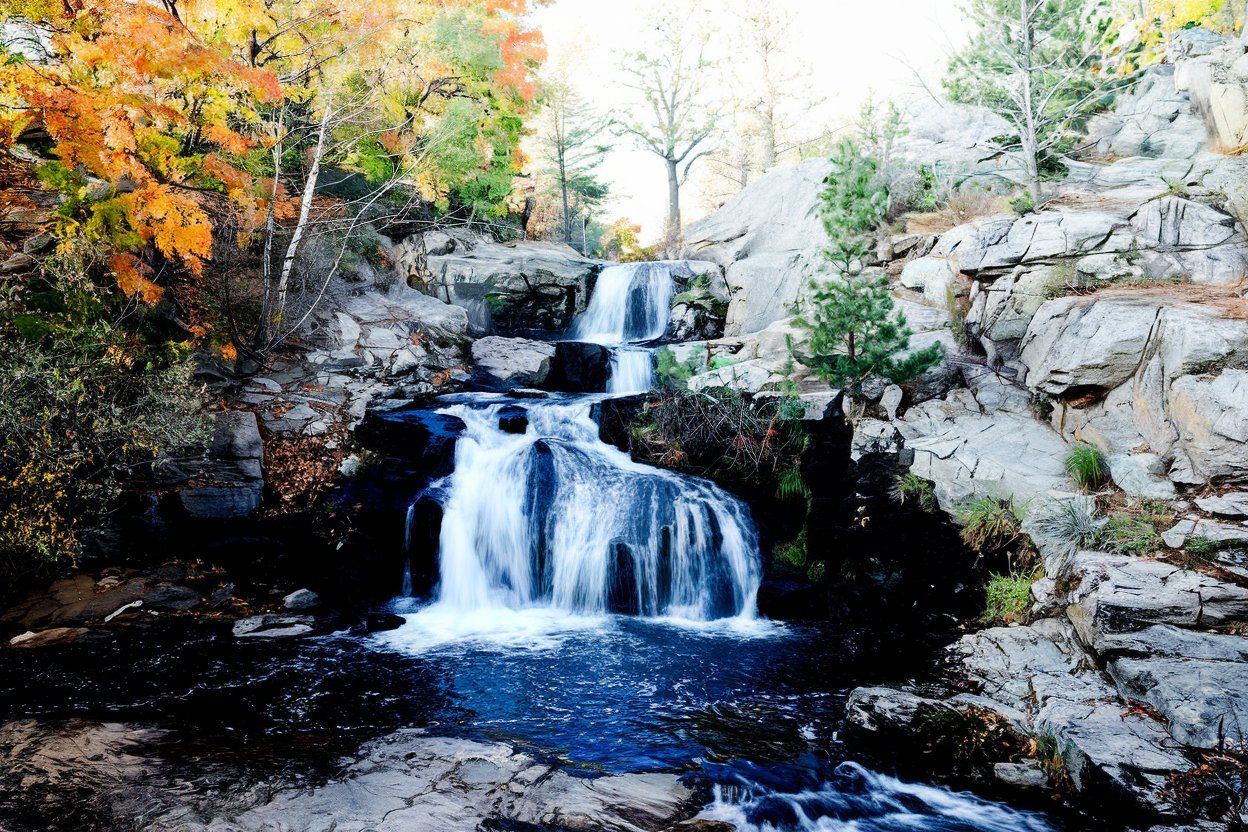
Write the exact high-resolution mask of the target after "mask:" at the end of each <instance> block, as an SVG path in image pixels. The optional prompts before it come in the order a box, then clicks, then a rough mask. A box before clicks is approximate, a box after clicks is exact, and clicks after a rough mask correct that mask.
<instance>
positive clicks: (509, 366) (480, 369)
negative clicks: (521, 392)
mask: <svg viewBox="0 0 1248 832" xmlns="http://www.w3.org/2000/svg"><path fill="white" fill-rule="evenodd" d="M554 357H555V345H554V344H548V343H545V342H543V341H530V340H527V339H525V338H503V337H501V336H497V335H491V336H489V337H486V338H482V339H480V340H478V341H474V342H473V344H472V358H473V361H475V362H476V365H477V370H476V374H475V375H474V378H475V379H476V380H477V381H478V382H479V383H480V384H482V385H483V386H485V387H488V388H491V389H496V390H509V389H511V388H514V387H537V386H540V385H541V384H542V382H544V381H545V380H546V376H547V375H549V374H550V366H551V361H552V360H553V359H554Z"/></svg>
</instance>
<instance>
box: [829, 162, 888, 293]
mask: <svg viewBox="0 0 1248 832" xmlns="http://www.w3.org/2000/svg"><path fill="white" fill-rule="evenodd" d="M831 165H832V169H831V170H830V171H829V172H828V175H827V177H826V178H825V179H824V180H823V192H822V193H820V195H819V202H820V205H819V212H820V215H821V216H822V218H823V230H824V231H825V232H826V233H827V235H828V247H827V248H826V249H824V256H825V257H827V258H828V259H829V260H831V261H832V262H833V264H835V265H836V267H837V268H838V269H840V270H841V272H843V273H845V274H848V275H856V274H858V273H859V272H861V271H862V268H863V266H865V265H866V261H867V257H868V256H869V255H870V253H871V245H872V240H873V239H874V235H875V231H876V229H877V228H878V227H879V225H880V223H881V222H883V221H884V216H885V214H887V213H888V189H887V188H885V187H884V185H883V183H882V182H881V181H880V177H879V165H878V164H877V162H876V161H875V160H874V159H872V158H871V157H869V156H867V155H866V154H864V153H863V152H862V150H861V148H859V146H858V144H857V143H856V142H854V141H853V140H852V139H842V140H841V141H840V142H839V143H838V144H837V146H836V148H835V149H834V150H833V151H832V158H831Z"/></svg>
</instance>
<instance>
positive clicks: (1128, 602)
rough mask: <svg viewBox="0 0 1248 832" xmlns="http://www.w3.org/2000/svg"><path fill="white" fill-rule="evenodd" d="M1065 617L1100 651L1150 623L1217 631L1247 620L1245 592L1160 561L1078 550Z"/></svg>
mask: <svg viewBox="0 0 1248 832" xmlns="http://www.w3.org/2000/svg"><path fill="white" fill-rule="evenodd" d="M1074 573H1075V574H1076V575H1077V576H1079V585H1078V587H1076V588H1075V589H1074V591H1072V592H1071V598H1070V600H1071V603H1070V606H1069V607H1067V610H1066V614H1067V616H1068V617H1069V618H1070V620H1071V622H1072V623H1073V624H1074V627H1075V632H1076V633H1077V634H1078V636H1079V640H1080V641H1081V642H1082V643H1083V644H1084V645H1085V646H1086V647H1088V648H1089V649H1091V650H1093V651H1095V652H1097V653H1099V652H1100V651H1101V650H1102V649H1103V646H1102V641H1103V639H1105V637H1106V636H1110V635H1115V634H1119V633H1125V632H1131V631H1134V630H1141V629H1144V628H1145V627H1148V626H1151V625H1153V624H1174V625H1178V626H1181V627H1217V626H1222V625H1227V624H1233V623H1236V622H1240V621H1244V620H1246V619H1248V589H1245V588H1244V587H1242V586H1238V585H1236V584H1232V583H1228V582H1226V581H1220V580H1218V579H1217V578H1213V577H1211V576H1209V575H1204V574H1201V573H1199V572H1193V571H1192V570H1190V569H1181V568H1179V567H1177V566H1174V565H1173V564H1169V563H1166V562H1164V561H1159V560H1149V559H1146V558H1135V557H1129V556H1126V555H1106V554H1102V553H1099V552H1080V553H1079V554H1078V555H1077V556H1076V558H1075V565H1074Z"/></svg>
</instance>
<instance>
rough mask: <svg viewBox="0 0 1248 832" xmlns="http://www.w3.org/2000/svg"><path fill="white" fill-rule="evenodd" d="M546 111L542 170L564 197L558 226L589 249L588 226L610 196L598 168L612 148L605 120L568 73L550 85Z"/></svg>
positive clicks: (565, 236)
mask: <svg viewBox="0 0 1248 832" xmlns="http://www.w3.org/2000/svg"><path fill="white" fill-rule="evenodd" d="M544 103H545V112H544V114H543V119H542V121H541V125H540V128H539V133H538V140H539V142H540V146H541V153H542V161H543V162H544V163H545V164H544V167H543V171H542V172H543V174H545V176H546V178H547V179H548V180H549V181H550V182H551V185H552V186H553V190H554V193H553V194H552V196H554V198H555V199H556V200H557V202H558V203H559V231H560V236H561V237H562V239H563V241H564V242H565V243H567V244H568V245H574V244H576V243H578V242H579V244H580V245H578V246H577V247H578V248H581V249H582V251H581V253H582V254H584V253H586V252H585V250H584V247H585V240H584V234H583V231H584V227H583V223H584V224H587V223H588V222H589V221H590V220H591V219H592V218H593V215H594V213H595V212H596V211H597V210H598V209H599V208H600V207H601V206H602V204H603V203H604V202H605V201H606V199H607V196H608V186H607V184H606V183H605V182H604V181H603V180H602V179H601V178H600V175H599V171H598V169H599V168H600V167H601V165H602V162H603V159H604V158H605V157H606V154H607V152H608V151H609V150H610V147H609V145H607V144H604V143H603V142H601V141H599V139H600V137H601V136H602V134H603V131H604V129H605V128H606V121H605V120H604V119H602V118H600V117H599V116H598V115H597V114H596V113H595V112H594V109H593V108H592V107H591V106H590V105H589V104H588V103H587V102H586V101H585V100H584V99H583V98H582V97H581V96H580V94H579V93H577V91H576V90H575V89H574V88H573V87H572V85H571V84H570V83H569V82H568V80H567V79H566V78H556V79H555V80H554V81H552V82H551V83H550V84H548V85H547V90H546V100H545V102H544Z"/></svg>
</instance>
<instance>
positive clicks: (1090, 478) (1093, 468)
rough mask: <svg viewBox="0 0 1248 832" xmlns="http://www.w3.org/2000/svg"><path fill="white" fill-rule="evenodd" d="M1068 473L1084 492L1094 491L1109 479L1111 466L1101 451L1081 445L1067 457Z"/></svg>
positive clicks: (1074, 447)
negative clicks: (1107, 463) (1106, 462)
mask: <svg viewBox="0 0 1248 832" xmlns="http://www.w3.org/2000/svg"><path fill="white" fill-rule="evenodd" d="M1066 473H1068V474H1070V478H1071V479H1072V480H1074V481H1075V484H1076V485H1078V486H1079V487H1080V488H1082V489H1083V490H1084V491H1094V490H1096V489H1097V488H1100V487H1101V486H1102V485H1104V484H1105V481H1106V480H1107V479H1108V478H1109V476H1108V475H1109V466H1108V465H1106V464H1105V456H1104V455H1103V454H1102V453H1101V452H1100V451H1099V450H1097V449H1096V448H1094V447H1092V446H1091V445H1085V444H1082V443H1080V444H1078V445H1075V446H1073V447H1072V448H1071V449H1070V453H1068V454H1067V455H1066Z"/></svg>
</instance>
